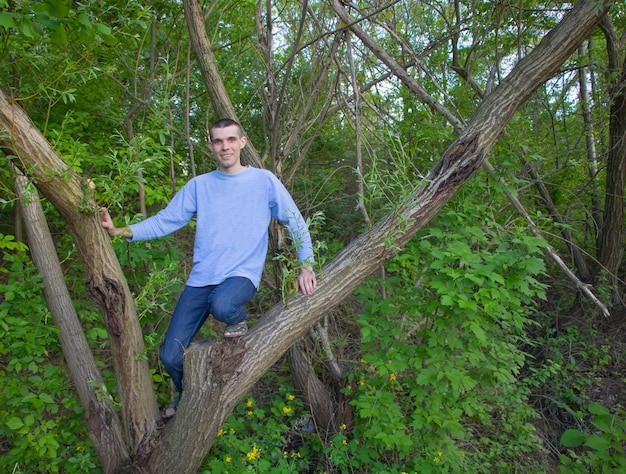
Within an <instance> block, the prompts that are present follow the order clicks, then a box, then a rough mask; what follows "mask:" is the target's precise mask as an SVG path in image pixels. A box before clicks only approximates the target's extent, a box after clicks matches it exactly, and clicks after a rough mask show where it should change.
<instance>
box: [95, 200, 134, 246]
mask: <svg viewBox="0 0 626 474" xmlns="http://www.w3.org/2000/svg"><path fill="white" fill-rule="evenodd" d="M100 214H101V216H102V227H104V228H105V229H106V230H107V232H108V233H109V235H110V236H111V237H122V238H124V239H132V238H133V233H132V232H131V230H130V228H129V227H115V225H114V224H113V219H111V215H110V214H109V211H108V210H107V208H106V207H101V208H100Z"/></svg>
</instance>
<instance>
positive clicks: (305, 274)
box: [297, 267, 317, 295]
mask: <svg viewBox="0 0 626 474" xmlns="http://www.w3.org/2000/svg"><path fill="white" fill-rule="evenodd" d="M315 288H317V278H316V277H315V272H314V271H313V269H312V268H311V267H302V270H300V275H299V276H298V280H297V289H298V290H299V291H301V292H302V293H303V294H305V295H310V294H312V293H313V292H314V291H315Z"/></svg>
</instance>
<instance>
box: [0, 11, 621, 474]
mask: <svg viewBox="0 0 626 474" xmlns="http://www.w3.org/2000/svg"><path fill="white" fill-rule="evenodd" d="M194 4H195V5H196V6H197V5H198V4H197V2H195V1H194V2H186V6H189V5H191V6H193V5H194ZM608 5H609V2H598V1H595V0H582V1H580V2H579V3H577V4H576V5H575V6H574V7H573V8H572V9H571V10H570V11H569V12H568V13H567V14H566V15H564V17H563V18H562V19H561V20H560V21H559V23H558V24H557V25H556V26H555V27H554V28H553V29H552V30H551V31H550V32H549V33H548V34H547V35H546V36H545V37H544V38H543V39H542V40H541V42H540V43H539V44H538V45H537V46H536V47H535V48H534V49H533V50H532V51H531V52H530V53H529V54H528V55H527V56H525V57H524V58H523V59H522V60H520V61H519V62H518V63H517V64H516V65H515V66H514V67H513V68H512V70H511V72H510V73H509V74H508V75H507V76H506V77H504V78H503V79H502V80H501V81H500V82H499V83H498V84H497V86H495V87H494V88H493V91H492V92H491V93H490V94H489V95H487V96H486V97H485V98H484V99H483V100H482V101H481V102H480V105H479V106H478V108H477V110H476V111H475V113H474V114H473V116H472V118H471V120H469V121H468V122H467V124H466V125H465V126H464V127H463V128H462V130H460V132H459V134H458V137H457V138H456V139H455V140H454V141H453V142H452V144H451V145H450V146H449V147H448V148H447V150H446V151H445V152H444V153H443V155H442V156H441V158H440V159H439V160H438V162H437V163H436V164H435V165H434V166H433V168H432V169H431V170H430V172H429V173H428V175H427V176H426V177H425V179H424V180H423V181H420V182H416V183H414V188H413V189H412V190H411V192H409V193H408V194H407V197H406V198H405V199H404V200H403V201H402V202H400V203H398V205H397V207H396V209H395V210H394V212H392V213H389V214H387V215H385V216H383V217H382V218H381V219H380V220H379V221H377V222H375V223H373V224H372V226H371V228H370V229H369V230H368V231H367V232H366V233H364V234H362V235H360V236H359V237H358V238H356V239H355V240H354V241H353V242H351V243H350V244H349V245H348V246H346V247H345V248H344V249H343V250H342V251H340V252H339V253H338V254H337V256H336V257H335V258H333V260H332V261H330V262H329V263H328V264H327V265H326V266H325V268H324V270H323V274H324V278H323V280H322V281H321V282H320V285H319V286H318V289H317V291H316V293H315V294H314V295H312V296H309V297H295V298H293V299H291V300H290V301H289V305H288V306H285V305H284V304H283V303H282V302H281V303H279V304H277V305H275V306H273V307H272V308H271V309H270V310H269V311H267V312H266V314H264V315H263V316H262V317H261V319H260V321H259V322H258V323H257V324H256V325H255V326H254V327H253V329H252V330H251V331H250V332H249V333H248V335H247V336H246V337H244V338H241V339H239V340H236V341H224V340H219V341H206V342H204V343H200V344H196V345H194V346H193V347H192V348H190V350H188V351H187V353H186V358H185V380H184V384H185V392H184V395H183V398H182V400H181V403H180V406H179V409H178V412H177V416H176V417H175V418H174V419H172V420H171V421H170V422H168V423H167V424H166V425H165V426H164V427H163V426H161V425H160V420H159V413H158V410H157V405H156V399H155V394H154V392H153V389H152V386H151V380H150V374H149V369H148V365H147V363H146V361H145V359H144V358H143V357H142V353H143V341H142V336H141V330H140V327H139V324H138V320H137V314H136V309H135V306H134V304H133V298H132V296H131V294H130V291H129V288H128V284H127V282H126V280H125V278H124V274H123V272H122V269H121V267H120V265H119V264H118V261H117V258H116V256H115V254H114V252H113V250H112V247H111V244H110V239H109V237H108V235H107V234H106V232H105V231H104V230H103V229H102V228H101V226H100V219H99V214H98V212H97V207H98V206H97V205H96V203H95V201H94V200H93V196H92V192H93V189H92V188H93V186H92V183H91V182H90V181H89V180H88V179H87V178H85V177H82V176H80V175H79V174H78V173H77V172H75V171H74V170H73V169H72V168H70V167H68V165H67V164H66V163H65V162H64V161H63V160H62V159H61V158H60V157H59V156H58V155H57V154H56V153H55V151H54V149H53V147H52V146H51V145H50V143H49V142H48V141H46V139H45V138H44V136H43V135H42V134H41V132H40V131H39V130H38V129H37V127H36V126H35V125H34V123H33V122H32V121H31V120H30V118H29V117H28V115H27V114H26V113H25V111H24V110H23V109H22V108H21V107H20V106H19V104H17V103H16V102H15V101H14V100H13V98H12V95H11V94H10V93H9V92H8V91H7V90H6V89H5V88H2V89H1V90H0V130H2V133H1V134H0V140H1V141H0V146H1V149H2V151H3V152H4V153H5V155H6V156H7V159H9V160H10V161H11V162H12V163H13V164H14V165H15V166H16V167H17V168H19V169H20V171H21V173H23V174H24V175H25V176H27V177H28V178H29V179H30V180H31V181H32V182H33V183H34V184H35V186H36V187H37V189H38V190H39V192H40V193H41V194H42V195H43V196H45V197H46V199H48V200H49V201H50V202H51V203H52V204H53V205H54V206H55V207H56V208H57V210H58V211H59V213H60V214H61V216H62V217H63V219H64V220H65V222H66V224H67V228H68V232H69V233H70V234H71V236H72V238H73V239H74V241H75V242H76V245H77V247H78V250H79V252H80V255H81V259H82V261H83V265H84V267H85V271H86V274H87V286H88V288H89V292H90V295H91V297H92V298H93V300H94V301H95V302H96V303H97V304H98V305H99V306H100V308H101V309H102V312H103V323H104V325H105V326H106V328H107V333H108V337H109V342H110V347H111V354H112V357H113V361H114V367H115V372H116V377H117V386H118V392H119V397H120V401H121V410H120V413H119V414H118V413H111V412H110V411H108V412H107V413H98V412H97V410H98V407H94V406H85V413H87V414H90V416H100V417H103V419H110V417H114V418H115V419H116V420H118V418H117V417H118V416H119V423H110V424H107V423H102V424H99V425H98V429H103V430H106V434H105V435H102V433H92V439H93V441H94V445H95V447H96V449H97V451H98V453H99V456H100V457H101V459H102V461H103V462H102V464H103V466H106V469H107V471H108V472H121V471H123V470H129V471H135V472H196V471H197V470H198V468H199V466H200V465H201V462H202V459H203V458H204V457H205V455H206V453H207V452H208V450H209V449H210V447H211V445H212V444H213V442H214V441H215V439H216V436H217V433H218V430H219V428H220V426H221V425H222V424H223V422H224V420H225V419H226V417H227V416H228V414H229V413H230V412H231V411H232V409H233V408H234V406H235V404H236V403H237V401H238V400H240V399H241V398H242V397H243V396H244V395H245V394H246V393H247V392H248V390H249V389H250V388H251V387H252V386H253V384H254V383H255V382H256V381H258V380H259V378H260V377H261V376H262V375H263V374H264V373H265V372H266V371H267V370H268V369H269V368H270V367H271V366H272V365H273V364H274V363H275V362H276V361H277V360H278V359H279V358H280V357H281V356H282V355H283V354H284V353H285V352H286V351H287V349H288V348H289V347H291V346H292V345H293V344H294V343H295V342H296V341H298V340H299V339H300V338H301V337H302V336H303V335H304V334H305V333H306V332H307V331H308V330H309V329H310V328H311V327H312V326H313V325H314V324H315V323H316V322H317V321H318V320H319V319H320V317H321V316H322V315H323V314H325V313H327V312H329V311H330V310H331V309H332V308H333V307H335V306H336V305H337V304H339V303H340V302H341V301H342V300H343V299H344V298H346V297H347V296H348V295H349V294H350V293H351V292H352V291H353V290H354V289H355V288H356V287H357V286H358V285H359V284H360V283H361V282H363V280H364V279H365V278H366V277H367V276H369V275H371V274H372V273H373V272H374V271H376V269H378V268H379V267H380V265H381V263H384V262H385V261H387V260H388V259H390V258H391V257H392V256H394V254H395V253H396V252H397V250H398V249H399V248H402V247H403V246H404V245H405V244H406V243H407V241H408V240H409V239H410V238H411V237H412V236H413V235H415V234H416V232H417V231H419V230H420V229H422V228H423V227H424V226H425V225H426V224H427V223H428V221H429V220H430V219H431V218H432V216H433V215H435V214H436V213H437V211H438V210H439V209H441V207H442V206H444V205H445V204H446V203H447V202H448V201H449V200H450V199H451V198H452V196H454V195H455V193H456V192H457V191H458V190H459V189H460V187H461V186H463V185H464V184H465V183H466V182H467V181H468V180H469V179H471V177H472V176H473V175H474V174H475V173H476V171H477V170H478V169H479V167H480V166H481V164H482V163H483V160H484V159H485V157H486V156H487V155H488V153H489V151H490V150H491V149H492V147H493V146H494V144H495V143H496V142H497V140H498V138H499V137H500V135H501V133H502V132H503V130H504V128H505V127H506V125H507V123H508V122H509V120H510V119H511V117H512V116H513V114H514V113H515V111H516V110H518V108H519V107H520V106H521V105H522V104H524V102H525V101H526V100H527V99H528V98H529V97H530V96H531V95H532V94H533V93H534V92H535V91H536V90H537V89H538V88H539V87H540V86H541V84H543V83H544V82H545V81H547V80H548V79H550V78H551V77H552V76H553V75H554V74H555V73H556V72H557V71H558V69H559V67H560V66H561V64H563V62H564V61H566V60H567V58H568V57H569V56H570V55H571V54H572V53H573V52H575V51H576V49H577V48H578V46H579V45H580V44H581V43H582V41H584V39H585V38H587V37H588V35H589V34H590V32H591V31H592V30H593V29H594V28H595V26H596V25H597V24H598V23H599V22H600V21H601V19H602V17H603V15H604V14H605V13H606V10H607V9H608ZM337 7H338V8H337V9H338V10H339V9H340V7H341V6H340V5H337ZM187 13H188V14H189V12H187ZM342 20H344V21H347V24H344V25H343V26H342V28H349V29H351V30H352V31H353V32H354V33H355V35H356V36H358V38H359V40H360V41H362V42H363V44H365V46H366V47H368V48H375V47H376V45H374V44H370V43H369V42H368V38H367V37H366V36H365V35H362V34H361V32H360V31H359V29H358V25H356V24H354V23H353V22H350V21H349V19H348V18H343V17H342ZM191 36H192V38H193V36H194V34H193V33H192V35H191ZM384 53H385V51H376V54H377V55H380V56H381V57H383V56H385V54H384ZM196 54H197V55H198V52H196ZM203 54H208V51H205V52H204V53H203ZM197 59H198V62H199V63H202V62H204V61H207V60H208V61H210V56H206V57H198V58H197ZM385 64H386V67H388V68H390V69H392V70H393V73H394V74H404V73H403V72H402V69H396V66H395V63H394V61H393V60H392V58H390V60H389V61H388V62H385ZM214 74H218V72H217V71H215V72H214ZM215 77H217V76H212V78H213V79H214V78H215ZM403 80H406V82H407V83H408V84H410V85H411V92H412V93H413V94H416V95H418V96H420V95H422V94H423V88H422V86H421V85H420V83H419V82H418V81H417V80H416V79H415V78H411V77H408V76H407V77H405V78H403ZM420 98H421V99H423V100H431V99H429V98H428V97H426V96H424V97H420ZM217 105H218V104H214V106H215V107H216V108H217ZM219 105H221V107H224V108H225V110H227V104H224V103H222V104H219ZM428 105H429V106H430V107H431V108H432V109H433V110H435V111H437V112H439V113H446V112H445V110H444V109H443V108H442V107H441V104H439V103H437V102H432V101H431V102H430V103H429V104H428ZM64 355H65V357H66V358H67V359H68V360H72V359H73V358H77V357H80V354H74V353H65V354H64ZM69 365H70V366H74V364H69ZM74 375H75V376H77V377H80V376H81V374H74ZM87 385H88V384H87ZM93 390H94V392H95V390H96V389H95V388H94V389H93ZM87 399H89V397H87ZM93 410H96V413H93ZM117 426H121V427H122V429H121V430H117V429H114V428H115V427H117ZM120 431H123V433H121V432H120ZM111 440H114V442H112V441H111ZM112 446H118V447H119V446H124V447H125V448H126V449H119V448H118V449H117V450H115V451H113V450H112ZM105 460H106V462H105Z"/></svg>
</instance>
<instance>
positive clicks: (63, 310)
mask: <svg viewBox="0 0 626 474" xmlns="http://www.w3.org/2000/svg"><path fill="white" fill-rule="evenodd" d="M15 191H16V193H17V195H18V196H19V198H20V204H21V206H20V208H21V209H22V216H23V218H24V225H25V227H26V235H27V236H28V244H29V249H30V254H31V256H32V259H33V262H34V263H35V265H36V266H37V269H38V270H39V272H40V273H41V274H42V275H43V284H44V290H43V293H44V297H45V299H46V304H47V306H48V309H49V310H50V314H51V315H52V322H54V325H55V326H56V327H57V328H59V341H60V342H61V347H62V349H63V354H64V356H65V361H66V362H67V365H68V368H69V371H70V375H71V377H72V381H73V382H74V386H75V387H76V391H77V392H78V397H79V398H80V401H81V403H82V405H83V407H89V409H86V410H85V423H86V424H87V429H88V430H89V435H90V437H91V440H92V442H93V445H94V447H95V448H96V450H97V452H98V456H99V458H100V460H101V467H102V471H103V472H105V473H113V472H119V470H120V469H121V468H122V467H123V466H124V465H126V464H128V463H129V461H130V456H129V453H128V448H127V447H126V445H125V444H124V443H123V439H124V438H123V436H122V428H121V426H120V423H119V419H118V417H117V414H116V413H115V410H114V409H113V404H112V403H111V401H110V400H109V399H108V398H107V397H102V396H101V395H100V393H101V392H99V390H101V389H102V387H103V382H102V377H101V375H100V371H99V370H98V367H97V365H96V361H95V359H94V358H93V356H92V353H91V350H90V348H89V343H88V342H87V338H86V337H85V333H84V332H83V330H82V327H81V325H80V321H79V319H78V315H77V314H76V310H75V309H74V305H73V303H72V298H71V297H70V294H69V291H68V290H67V286H66V285H65V279H64V277H63V270H62V269H61V263H60V262H59V258H58V256H57V254H56V250H55V247H54V243H53V242H52V236H51V235H50V230H49V229H48V223H47V222H46V217H45V215H44V212H43V209H42V207H41V201H40V200H39V195H38V194H37V192H36V190H33V189H30V186H29V183H28V178H26V177H25V176H24V175H22V174H21V173H20V174H18V176H17V177H16V179H15Z"/></svg>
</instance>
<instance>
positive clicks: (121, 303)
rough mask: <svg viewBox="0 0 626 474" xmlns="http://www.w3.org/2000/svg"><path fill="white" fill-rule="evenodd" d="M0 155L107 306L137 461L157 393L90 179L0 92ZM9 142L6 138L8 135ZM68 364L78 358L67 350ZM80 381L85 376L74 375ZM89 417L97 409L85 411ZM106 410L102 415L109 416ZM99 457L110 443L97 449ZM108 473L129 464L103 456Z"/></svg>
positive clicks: (129, 441)
mask: <svg viewBox="0 0 626 474" xmlns="http://www.w3.org/2000/svg"><path fill="white" fill-rule="evenodd" d="M0 131H2V132H3V133H2V134H0V135H1V136H2V138H1V139H0V150H2V152H3V153H4V154H5V155H7V156H8V157H9V159H11V160H12V162H13V164H14V165H15V166H17V167H18V168H19V169H20V171H21V172H22V173H23V174H24V175H25V176H27V177H28V178H29V179H30V180H31V181H32V182H33V183H34V184H35V186H36V187H37V189H38V190H39V192H40V193H41V194H43V195H44V196H45V197H46V198H47V199H48V200H49V201H50V202H51V203H52V204H53V205H54V206H55V207H56V208H57V210H58V211H59V212H60V214H61V216H62V217H63V219H64V220H65V222H66V223H67V226H68V230H69V233H70V235H71V236H72V238H73V239H74V241H75V242H76V245H77V247H78V250H79V252H80V255H81V259H82V261H83V264H84V265H85V271H86V274H87V287H88V290H89V293H90V295H91V297H92V298H93V299H94V301H96V303H97V304H98V305H99V306H100V307H101V308H103V310H104V314H105V325H106V328H107V332H108V336H109V341H110V347H111V355H112V358H113V363H114V368H115V373H116V376H117V387H118V393H119V397H120V402H121V407H122V408H121V418H122V426H123V428H124V439H123V440H116V441H115V442H114V443H113V444H115V445H117V444H119V443H123V444H125V445H126V446H127V450H128V452H129V453H131V458H132V459H137V458H140V457H141V456H142V453H145V452H149V451H152V450H153V446H151V445H150V443H152V442H154V440H155V439H156V434H157V420H158V415H159V413H158V408H157V404H156V398H155V396H154V392H153V390H152V381H151V377H150V371H149V369H148V365H147V363H146V362H145V360H144V358H143V352H144V345H143V339H142V334H141V328H140V327H139V323H138V318H137V314H136V310H135V305H134V300H133V297H132V295H131V293H130V290H129V288H128V284H127V282H126V279H125V278H124V273H123V272H122V268H121V267H120V264H119V262H118V260H117V256H116V255H115V252H114V251H113V247H112V246H111V239H110V237H109V236H108V234H107V233H106V232H105V231H104V229H102V227H101V226H100V217H99V215H98V212H97V208H96V206H95V204H94V201H93V197H92V196H91V193H92V190H91V188H90V182H89V180H87V179H85V178H81V177H80V176H78V175H77V174H76V173H75V172H74V171H73V170H72V168H71V167H69V166H68V165H66V164H65V163H64V162H63V160H61V158H59V156H58V155H56V153H55V152H54V150H53V149H52V146H51V145H50V143H48V142H47V141H46V139H45V138H44V137H43V135H42V134H41V132H40V131H39V130H38V129H37V127H36V126H35V125H34V124H33V122H32V121H31V120H30V118H29V117H28V116H27V114H26V113H25V112H24V110H23V109H22V108H21V107H20V106H19V105H18V104H17V103H16V102H14V101H12V100H11V96H10V94H9V93H8V92H7V91H6V90H5V89H4V88H2V87H0ZM7 137H8V138H7ZM64 355H65V357H66V359H71V358H74V357H79V355H78V354H72V353H69V354H68V353H64ZM73 375H75V376H79V375H80V374H73ZM83 408H84V410H85V413H86V415H87V416H91V415H90V414H89V412H90V410H91V409H92V408H93V407H90V406H84V407H83ZM105 414H106V412H104V413H101V414H99V416H104V415H105ZM105 428H106V429H108V433H107V434H106V435H105V436H100V435H96V438H95V439H96V440H98V439H99V440H101V441H103V442H104V440H107V439H114V438H115V437H118V436H119V435H120V434H119V433H118V432H117V431H116V430H115V429H114V428H115V423H113V422H110V423H109V424H108V425H107V426H106V427H105ZM96 449H97V451H98V452H99V453H102V452H106V451H107V446H98V447H97V448H96ZM101 462H102V465H103V466H110V468H111V470H110V471H109V472H116V471H117V470H118V469H121V468H122V466H123V464H124V463H125V459H124V458H123V457H122V458H119V459H106V458H103V459H102V461H101Z"/></svg>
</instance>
